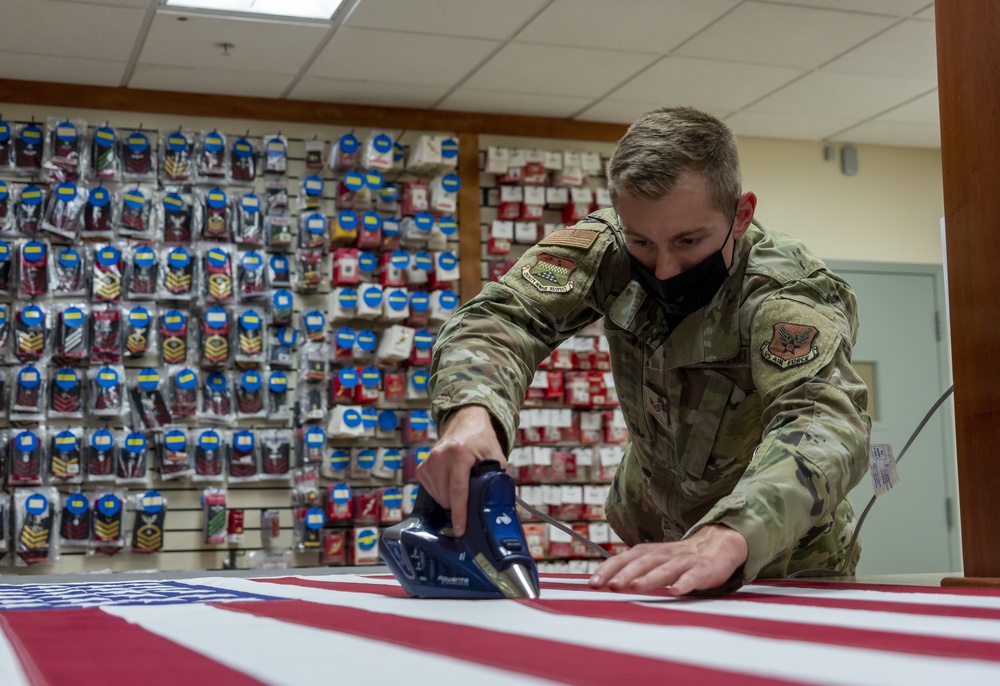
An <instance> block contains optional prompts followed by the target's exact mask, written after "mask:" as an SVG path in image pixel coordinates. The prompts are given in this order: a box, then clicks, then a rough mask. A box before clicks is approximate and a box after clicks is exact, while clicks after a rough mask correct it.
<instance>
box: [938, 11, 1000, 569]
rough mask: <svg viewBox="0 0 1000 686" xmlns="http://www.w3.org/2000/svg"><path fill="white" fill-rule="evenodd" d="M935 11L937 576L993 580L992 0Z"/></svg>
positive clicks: (997, 173) (995, 195)
mask: <svg viewBox="0 0 1000 686" xmlns="http://www.w3.org/2000/svg"><path fill="white" fill-rule="evenodd" d="M935 12H936V16H937V22H936V26H937V58H938V59H937V62H938V64H937V66H938V85H939V99H940V107H941V159H942V165H943V177H944V209H945V231H946V239H945V243H946V246H947V253H948V254H947V260H948V287H949V299H950V304H951V340H952V367H953V370H954V378H955V431H956V435H957V446H956V447H957V450H958V488H959V500H960V501H961V517H962V555H963V560H964V566H965V570H964V573H965V576H964V577H962V578H957V579H945V580H944V582H942V583H943V584H944V585H992V586H1000V536H998V535H997V530H996V529H995V528H994V527H995V526H996V522H997V521H998V520H1000V497H998V495H1000V460H998V459H997V454H998V451H1000V365H998V364H997V361H998V360H1000V327H998V326H997V319H998V312H997V304H996V303H997V294H998V293H1000V89H998V88H997V84H998V83H1000V41H997V35H998V34H1000V3H998V2H996V0H938V2H936V3H935Z"/></svg>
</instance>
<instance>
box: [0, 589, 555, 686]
mask: <svg viewBox="0 0 1000 686" xmlns="http://www.w3.org/2000/svg"><path fill="white" fill-rule="evenodd" d="M248 583H252V582H248ZM255 586H259V584H255ZM101 609H102V610H103V611H104V612H107V613H109V614H113V615H116V616H118V617H122V618H123V619H126V620H128V621H129V622H132V623H134V624H138V625H139V626H141V627H142V628H144V629H146V630H147V631H151V632H153V633H155V634H158V635H159V636H162V637H164V638H167V639H170V640H171V641H174V642H175V643H178V644H180V645H182V646H184V647H186V648H189V649H190V650H194V651H196V652H198V653H201V654H202V655H205V656H206V657H209V658H211V659H213V660H215V661H217V662H221V663H223V664H225V665H226V666H228V667H231V668H233V669H236V670H239V671H241V672H245V673H246V674H249V675H250V676H252V677H254V678H256V679H260V680H262V681H266V682H267V683H270V684H274V685H275V686H285V685H287V686H300V685H301V684H307V683H313V682H315V681H316V679H317V675H318V674H319V672H317V664H322V665H326V668H325V669H324V671H325V673H326V678H323V679H320V680H319V681H320V682H321V683H337V682H343V683H363V682H365V681H368V680H372V681H380V680H382V679H383V678H384V677H385V675H386V671H385V670H386V669H392V670H402V671H399V672H397V676H399V678H400V679H401V680H404V681H405V682H406V683H407V684H408V685H409V684H415V685H417V684H421V685H422V684H427V686H440V684H442V683H444V684H456V683H463V682H464V683H474V684H477V686H479V685H482V686H489V685H493V684H495V685H497V686H516V685H519V684H550V683H551V682H549V681H545V680H542V679H534V678H531V677H529V676H527V675H524V674H517V673H507V672H504V671H502V670H498V669H494V668H491V667H485V666H480V665H475V664H471V663H468V662H464V661H461V660H454V659H450V658H446V657H441V656H437V655H428V654H426V653H421V652H419V651H416V650H411V649H409V648H401V647H398V646H394V645H391V644H388V643H384V642H381V641H373V640H368V639H364V638H357V637H355V636H349V635H346V634H340V633H336V632H331V631H324V630H322V629H314V628H312V627H308V626H302V625H300V624H293V623H291V622H282V621H279V620H276V619H270V618H267V617H254V616H252V615H249V614H246V613H243V612H229V611H227V610H222V609H219V608H217V607H211V606H208V605H197V604H194V605H161V606H158V607H143V606H134V605H133V606H124V605H120V606H111V607H103V608H101ZM485 649H490V648H485ZM496 649H502V647H496ZM317 660H319V663H317ZM327 660H328V662H327ZM0 683H3V685H4V686H6V682H0Z"/></svg>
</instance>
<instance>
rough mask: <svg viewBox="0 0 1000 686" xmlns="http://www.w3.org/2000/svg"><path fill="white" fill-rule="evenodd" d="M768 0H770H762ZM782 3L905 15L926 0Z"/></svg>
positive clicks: (783, 0) (788, 0)
mask: <svg viewBox="0 0 1000 686" xmlns="http://www.w3.org/2000/svg"><path fill="white" fill-rule="evenodd" d="M764 1H765V2H768V1H770V0H764ZM780 2H781V4H784V5H803V6H805V7H823V8H826V9H831V10H844V11H847V12H867V13H869V14H889V15H892V16H894V17H907V16H909V15H911V14H913V13H914V12H916V11H917V10H919V9H920V8H921V7H924V6H925V5H927V2H928V0H780Z"/></svg>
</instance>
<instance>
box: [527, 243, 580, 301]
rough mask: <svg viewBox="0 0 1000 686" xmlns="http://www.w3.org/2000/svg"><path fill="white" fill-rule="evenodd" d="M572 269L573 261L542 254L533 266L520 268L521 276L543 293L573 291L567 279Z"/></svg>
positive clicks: (573, 266)
mask: <svg viewBox="0 0 1000 686" xmlns="http://www.w3.org/2000/svg"><path fill="white" fill-rule="evenodd" d="M574 269H576V262H574V261H573V260H567V259H566V258H565V257H557V256H556V255H550V254H549V253H547V252H543V253H541V254H540V255H538V257H537V258H536V259H535V263H534V264H532V265H525V266H524V267H522V268H521V275H522V276H524V278H525V280H527V281H528V283H530V284H531V285H532V286H534V287H535V288H537V289H538V290H540V291H542V292H543V293H568V292H570V291H571V290H573V282H572V281H570V278H569V277H570V274H572V273H573V270H574Z"/></svg>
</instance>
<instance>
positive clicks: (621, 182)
mask: <svg viewBox="0 0 1000 686" xmlns="http://www.w3.org/2000/svg"><path fill="white" fill-rule="evenodd" d="M685 172H696V173H699V174H701V175H702V176H703V177H704V178H705V183H706V184H707V187H708V194H709V198H710V201H711V203H712V206H713V207H714V208H716V209H718V210H719V211H720V212H723V213H724V214H725V215H726V216H727V217H731V216H732V215H733V213H734V212H735V207H736V201H737V199H739V197H740V195H741V194H742V192H743V191H742V178H741V173H740V158H739V154H738V153H737V150H736V136H734V135H733V132H732V131H731V130H730V128H729V127H728V126H726V125H725V124H723V123H722V122H721V121H720V120H719V119H717V118H716V117H713V116H712V115H710V114H707V113H705V112H701V111H699V110H696V109H694V108H692V107H663V108H660V109H658V110H653V111H652V112H649V113H648V114H644V115H643V116H641V117H640V118H639V119H637V120H636V121H635V122H634V123H633V124H632V125H631V126H630V127H629V128H628V131H626V132H625V135H624V136H622V138H621V140H619V141H618V145H617V146H616V147H615V151H614V153H613V154H612V155H611V161H610V162H609V163H608V191H609V193H610V194H611V201H612V202H617V200H618V199H619V198H621V197H622V196H631V197H634V198H640V199H643V200H659V199H660V198H662V197H664V196H665V195H667V194H668V193H669V192H670V191H671V190H672V189H673V187H674V185H675V184H676V183H677V180H678V179H679V178H680V177H681V176H682V175H683V174H684V173H685Z"/></svg>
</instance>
